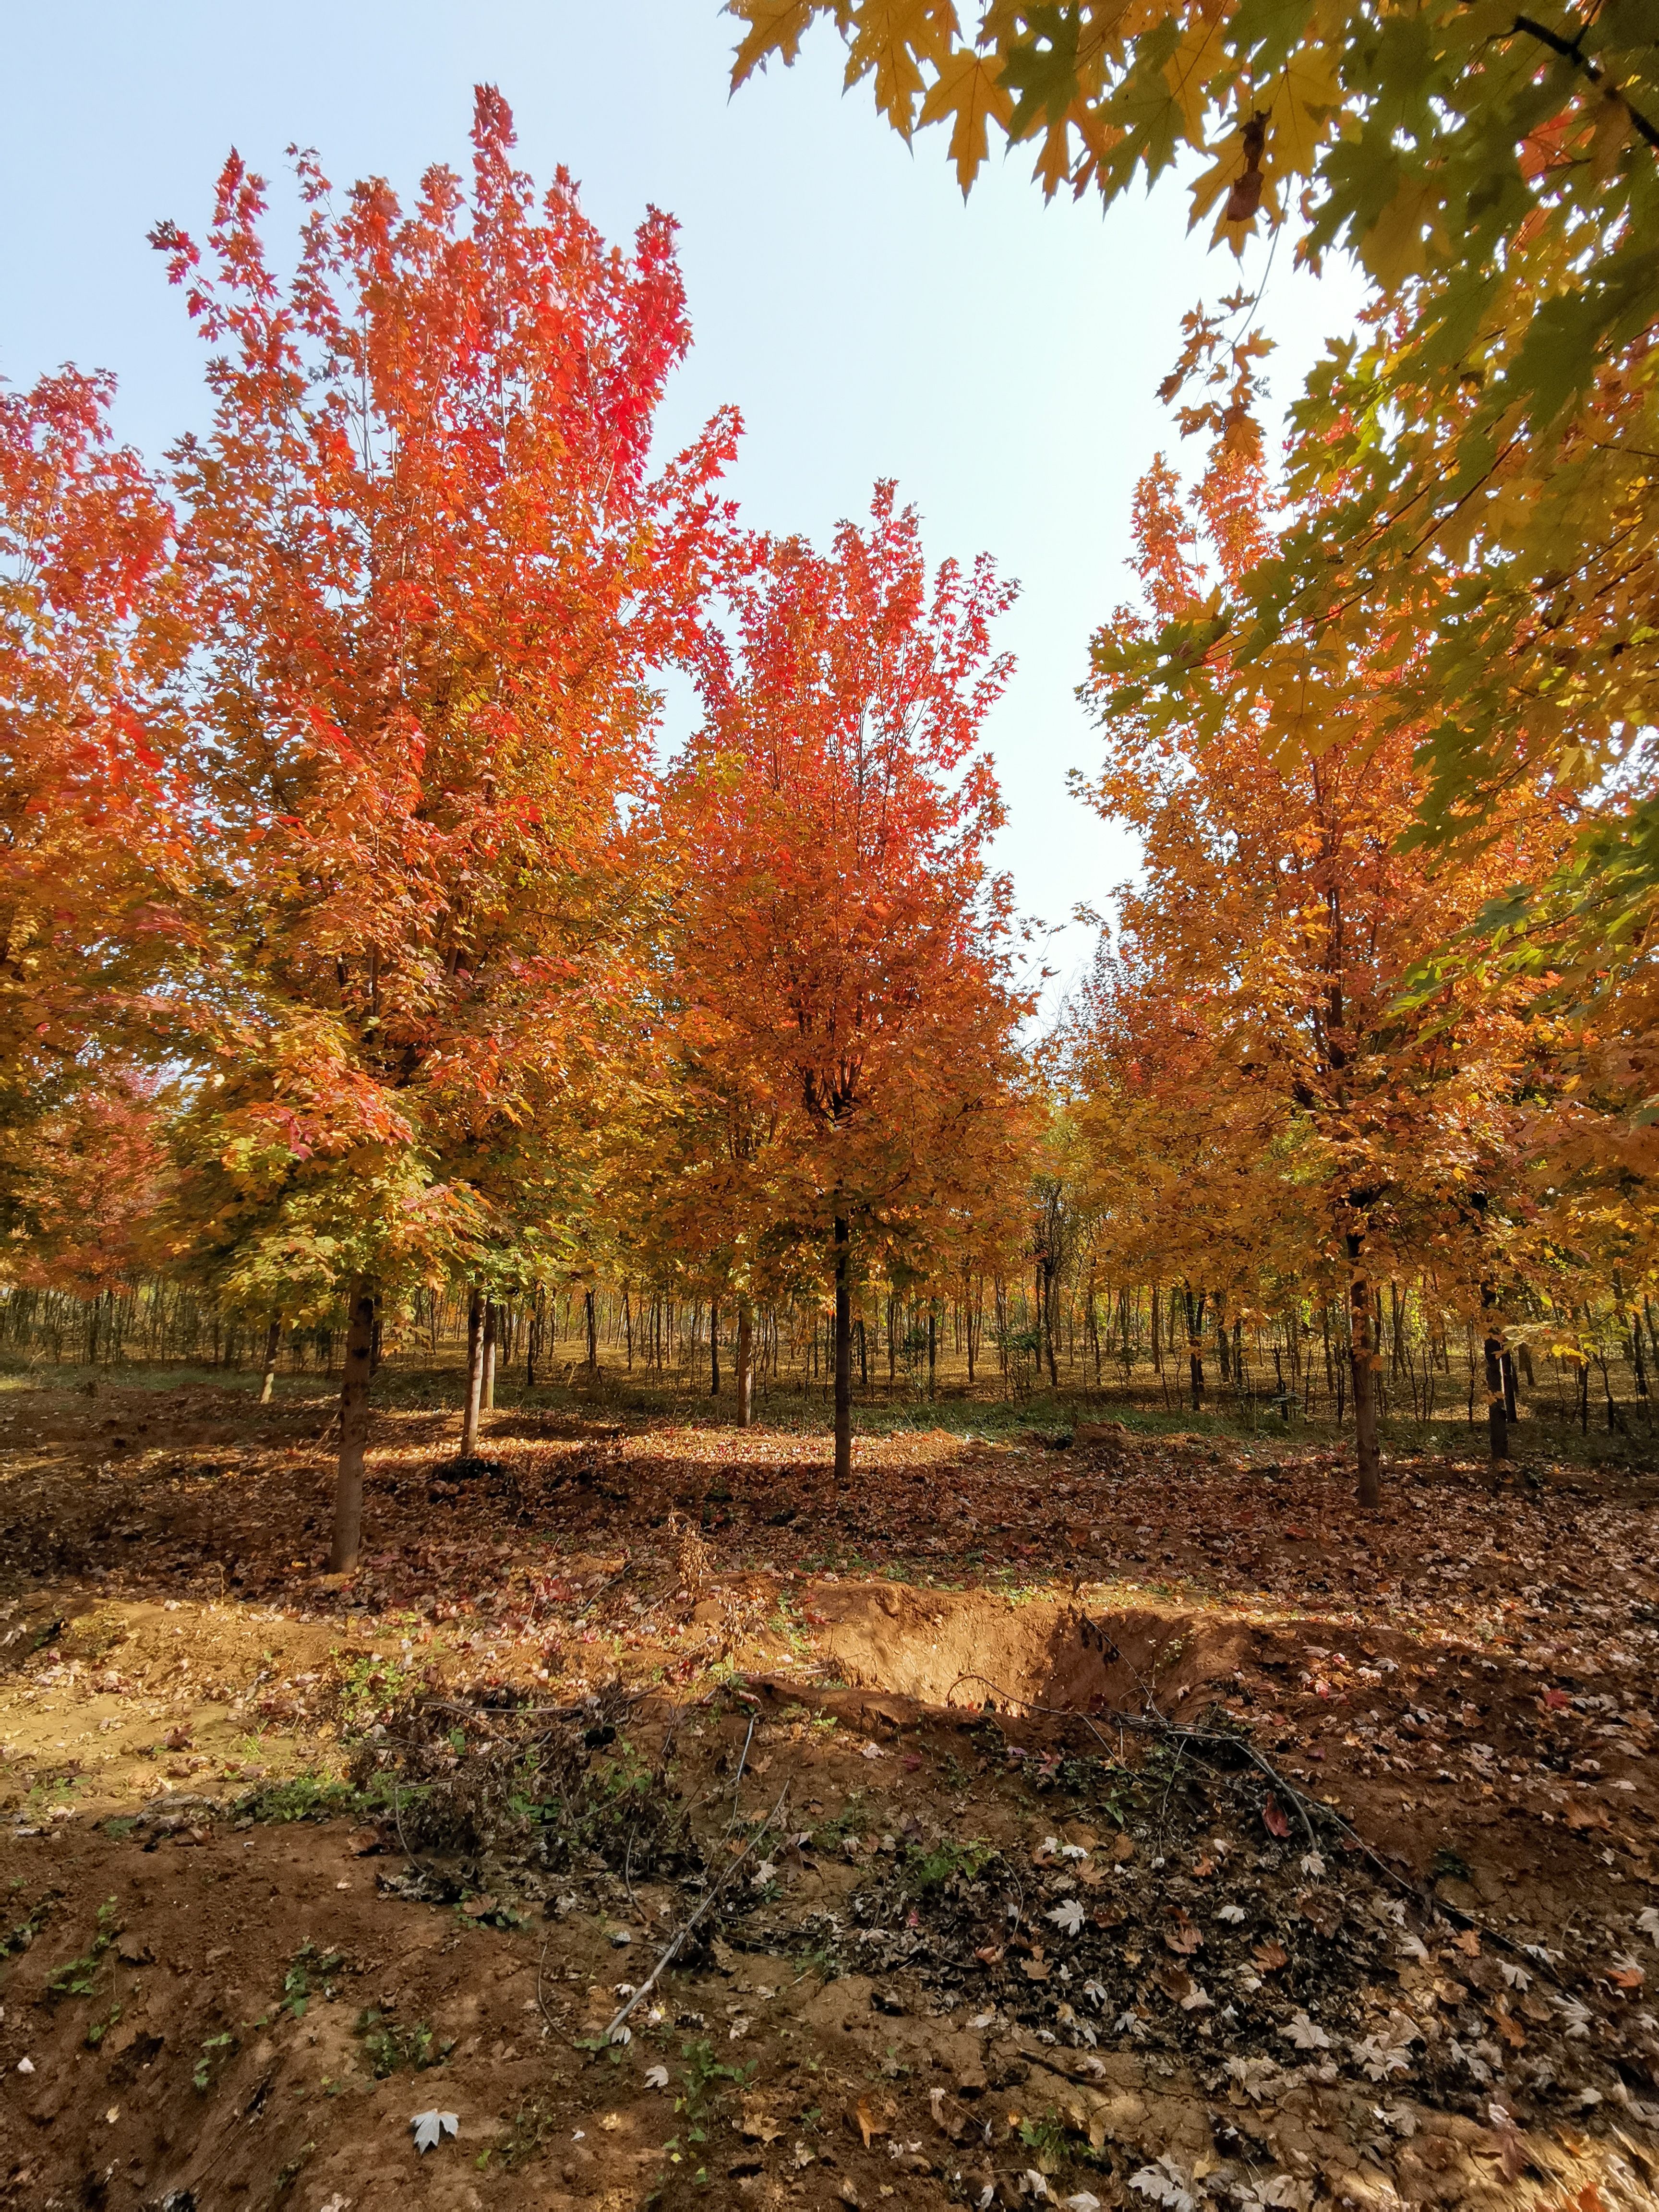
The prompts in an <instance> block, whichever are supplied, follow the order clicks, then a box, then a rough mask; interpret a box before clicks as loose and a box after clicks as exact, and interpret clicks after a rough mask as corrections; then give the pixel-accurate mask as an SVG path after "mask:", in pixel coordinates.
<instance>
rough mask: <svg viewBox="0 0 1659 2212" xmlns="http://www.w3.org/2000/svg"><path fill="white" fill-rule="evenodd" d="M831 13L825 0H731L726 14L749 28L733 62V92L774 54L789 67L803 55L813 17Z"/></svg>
mask: <svg viewBox="0 0 1659 2212" xmlns="http://www.w3.org/2000/svg"><path fill="white" fill-rule="evenodd" d="M828 12H829V10H828V9H827V8H826V7H825V6H824V0H731V5H730V7H729V9H727V13H728V14H730V15H736V16H738V17H739V18H740V19H741V20H742V21H744V22H746V23H747V24H748V26H749V28H748V30H747V31H746V32H745V33H744V36H743V39H742V41H741V43H740V44H739V46H738V51H737V53H736V55H735V56H734V58H733V59H732V90H733V91H734V92H735V91H736V89H737V88H738V86H739V85H740V84H741V83H742V82H743V81H744V78H745V77H748V76H752V75H753V74H754V72H755V70H757V69H760V68H762V67H763V66H764V64H766V63H767V62H768V61H769V60H770V58H771V57H772V56H773V55H774V54H780V55H781V56H782V58H783V62H784V65H785V67H786V68H787V66H788V64H790V63H791V62H793V60H794V58H795V56H796V55H797V54H798V53H799V52H800V42H801V39H802V37H803V35H804V34H805V32H806V30H807V28H808V27H809V26H810V25H811V21H812V18H813V16H814V15H823V14H827V13H828Z"/></svg>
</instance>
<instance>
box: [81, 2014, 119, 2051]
mask: <svg viewBox="0 0 1659 2212" xmlns="http://www.w3.org/2000/svg"><path fill="white" fill-rule="evenodd" d="M120 2017H121V2008H120V2006H119V2005H112V2006H111V2007H110V2008H109V2016H108V2018H107V2019H106V2020H94V2021H92V2022H91V2024H90V2025H89V2026H88V2029H87V2033H86V2045H87V2049H88V2051H96V2050H97V2048H98V2046H99V2045H100V2043H101V2042H102V2041H103V2039H104V2038H105V2037H106V2035H107V2034H108V2033H109V2032H110V2030H111V2028H112V2027H114V2025H115V2023H116V2022H117V2021H118V2020H119V2019H120Z"/></svg>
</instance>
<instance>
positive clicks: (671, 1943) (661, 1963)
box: [604, 1776, 793, 2043]
mask: <svg viewBox="0 0 1659 2212" xmlns="http://www.w3.org/2000/svg"><path fill="white" fill-rule="evenodd" d="M790 1780H791V1781H793V1776H792V1777H791V1778H790ZM789 1788H790V1784H789V1783H788V1782H786V1783H785V1784H784V1785H783V1788H782V1789H781V1790H780V1791H779V1793H778V1802H777V1803H776V1804H775V1806H774V1807H773V1808H772V1809H771V1811H770V1812H769V1814H767V1816H766V1818H765V1819H764V1820H763V1821H762V1822H761V1824H760V1826H759V1827H758V1828H757V1829H756V1831H755V1832H754V1834H753V1835H752V1836H750V1838H749V1841H748V1842H747V1843H746V1844H744V1847H743V1849H742V1850H740V1851H739V1852H738V1856H737V1857H736V1858H734V1859H733V1860H732V1863H731V1865H730V1866H729V1867H727V1869H726V1872H725V1873H724V1874H723V1875H721V1876H720V1880H719V1881H717V1882H716V1883H715V1884H714V1887H713V1888H712V1889H711V1890H710V1891H709V1893H708V1896H707V1897H705V1898H704V1899H703V1900H702V1904H701V1905H698V1907H697V1909H696V1911H695V1912H694V1913H693V1914H692V1915H691V1917H690V1919H689V1920H686V1921H684V1922H683V1923H681V1925H680V1926H679V1928H678V1929H676V1931H675V1932H674V1934H673V1935H672V1936H671V1937H670V1938H669V1940H668V1943H667V1946H666V1948H665V1949H664V1951H663V1952H662V1953H661V1954H660V1956H659V1958H658V1960H657V1963H656V1965H655V1966H653V1968H652V1969H651V1972H649V1974H647V1977H646V1978H645V1979H644V1981H642V1982H641V1984H640V1986H639V1987H638V1989H636V1990H635V1992H634V1994H633V1996H631V1997H629V2000H628V2002H627V2003H626V2004H625V2005H624V2006H623V2008H622V2010H621V2011H620V2012H619V2013H617V2016H616V2018H615V2019H614V2020H613V2021H611V2025H610V2026H609V2027H607V2028H606V2029H605V2035H604V2041H605V2042H606V2043H614V2042H615V2041H616V2039H617V2029H618V2028H619V2027H622V2026H623V2022H624V2021H626V2020H627V2018H628V2015H629V2013H631V2012H632V2011H633V2009H634V2008H635V2005H636V2004H638V2003H639V2002H640V2001H641V1998H642V1997H647V1996H650V1994H651V1992H652V1990H653V1989H655V1987H656V1986H657V1984H658V1982H659V1980H660V1979H661V1978H662V1976H663V1974H664V1973H665V1972H666V1971H667V1969H668V1967H669V1966H671V1965H672V1963H673V1961H674V1960H675V1959H676V1958H678V1955H679V1953H680V1951H681V1948H683V1946H684V1942H685V1939H686V1937H687V1936H690V1933H691V1931H692V1929H694V1928H695V1927H696V1924H697V1923H698V1922H699V1921H700V1920H701V1919H702V1917H703V1915H704V1914H705V1913H706V1912H708V1911H709V1910H710V1908H711V1907H712V1906H713V1905H715V1904H717V1903H718V1902H719V1900H720V1896H721V1894H722V1893H723V1892H724V1891H725V1888H726V1884H727V1882H729V1881H731V1879H732V1875H734V1874H736V1872H737V1870H738V1868H739V1867H740V1866H741V1865H742V1864H743V1863H744V1860H745V1859H746V1858H747V1857H749V1854H750V1851H752V1850H754V1848H755V1846H756V1844H757V1843H759V1841H760V1839H761V1838H762V1837H763V1835H764V1834H765V1833H766V1832H767V1831H768V1829H769V1828H770V1827H771V1826H772V1824H773V1822H774V1821H775V1820H776V1819H777V1817H778V1815H779V1814H780V1813H781V1812H782V1810H783V1808H784V1806H785V1804H786V1803H787V1801H788V1796H789Z"/></svg>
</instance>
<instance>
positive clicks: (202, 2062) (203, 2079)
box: [190, 2028, 236, 2097]
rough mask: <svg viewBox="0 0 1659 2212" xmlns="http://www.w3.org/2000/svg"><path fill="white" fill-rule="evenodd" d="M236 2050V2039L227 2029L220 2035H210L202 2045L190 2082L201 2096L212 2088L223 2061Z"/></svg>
mask: <svg viewBox="0 0 1659 2212" xmlns="http://www.w3.org/2000/svg"><path fill="white" fill-rule="evenodd" d="M235 2048H236V2038H235V2037H234V2035H233V2034H232V2033H230V2031H229V2029H228V2028H227V2029H226V2031H225V2033H223V2034H222V2035H210V2036H209V2037H208V2039H207V2040H206V2041H205V2042H204V2044H203V2045H202V2051H201V2056H200V2057H198V2058H197V2061H196V2070H195V2072H194V2073H193V2074H192V2075H191V2077H190V2078H191V2081H193V2082H194V2083H195V2084H196V2087H197V2090H198V2091H199V2092H200V2093H201V2094H202V2095H203V2096H204V2097H205V2096H206V2094H207V2093H208V2091H209V2090H210V2088H211V2087H213V2084H214V2082H215V2081H216V2079H217V2077H218V2075H219V2073H220V2071H221V2069H222V2067H223V2065H224V2063H225V2061H226V2060H227V2059H228V2057H230V2055H231V2053H232V2052H233V2051H234V2050H235Z"/></svg>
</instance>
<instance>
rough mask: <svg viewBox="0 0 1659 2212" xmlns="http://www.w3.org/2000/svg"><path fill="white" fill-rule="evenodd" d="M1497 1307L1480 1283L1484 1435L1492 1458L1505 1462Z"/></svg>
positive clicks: (1505, 1424) (1506, 1434)
mask: <svg viewBox="0 0 1659 2212" xmlns="http://www.w3.org/2000/svg"><path fill="white" fill-rule="evenodd" d="M1497 1304H1498V1293H1497V1291H1494V1290H1493V1288H1492V1285H1491V1284H1490V1283H1482V1284H1481V1285H1480V1306H1481V1310H1482V1311H1483V1312H1484V1313H1485V1314H1486V1316H1487V1321H1486V1332H1485V1334H1484V1337H1483V1340H1482V1342H1481V1346H1480V1350H1481V1358H1482V1361H1483V1364H1484V1365H1485V1368H1486V1435H1487V1438H1488V1440H1489V1442H1490V1444H1491V1447H1492V1457H1493V1459H1507V1458H1508V1457H1509V1455H1510V1420H1509V1404H1508V1399H1507V1395H1506V1393H1505V1391H1504V1339H1503V1336H1502V1334H1500V1323H1499V1322H1498V1318H1497V1316H1496V1314H1495V1312H1494V1310H1493V1309H1494V1308H1495V1307H1496V1305H1497Z"/></svg>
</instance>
